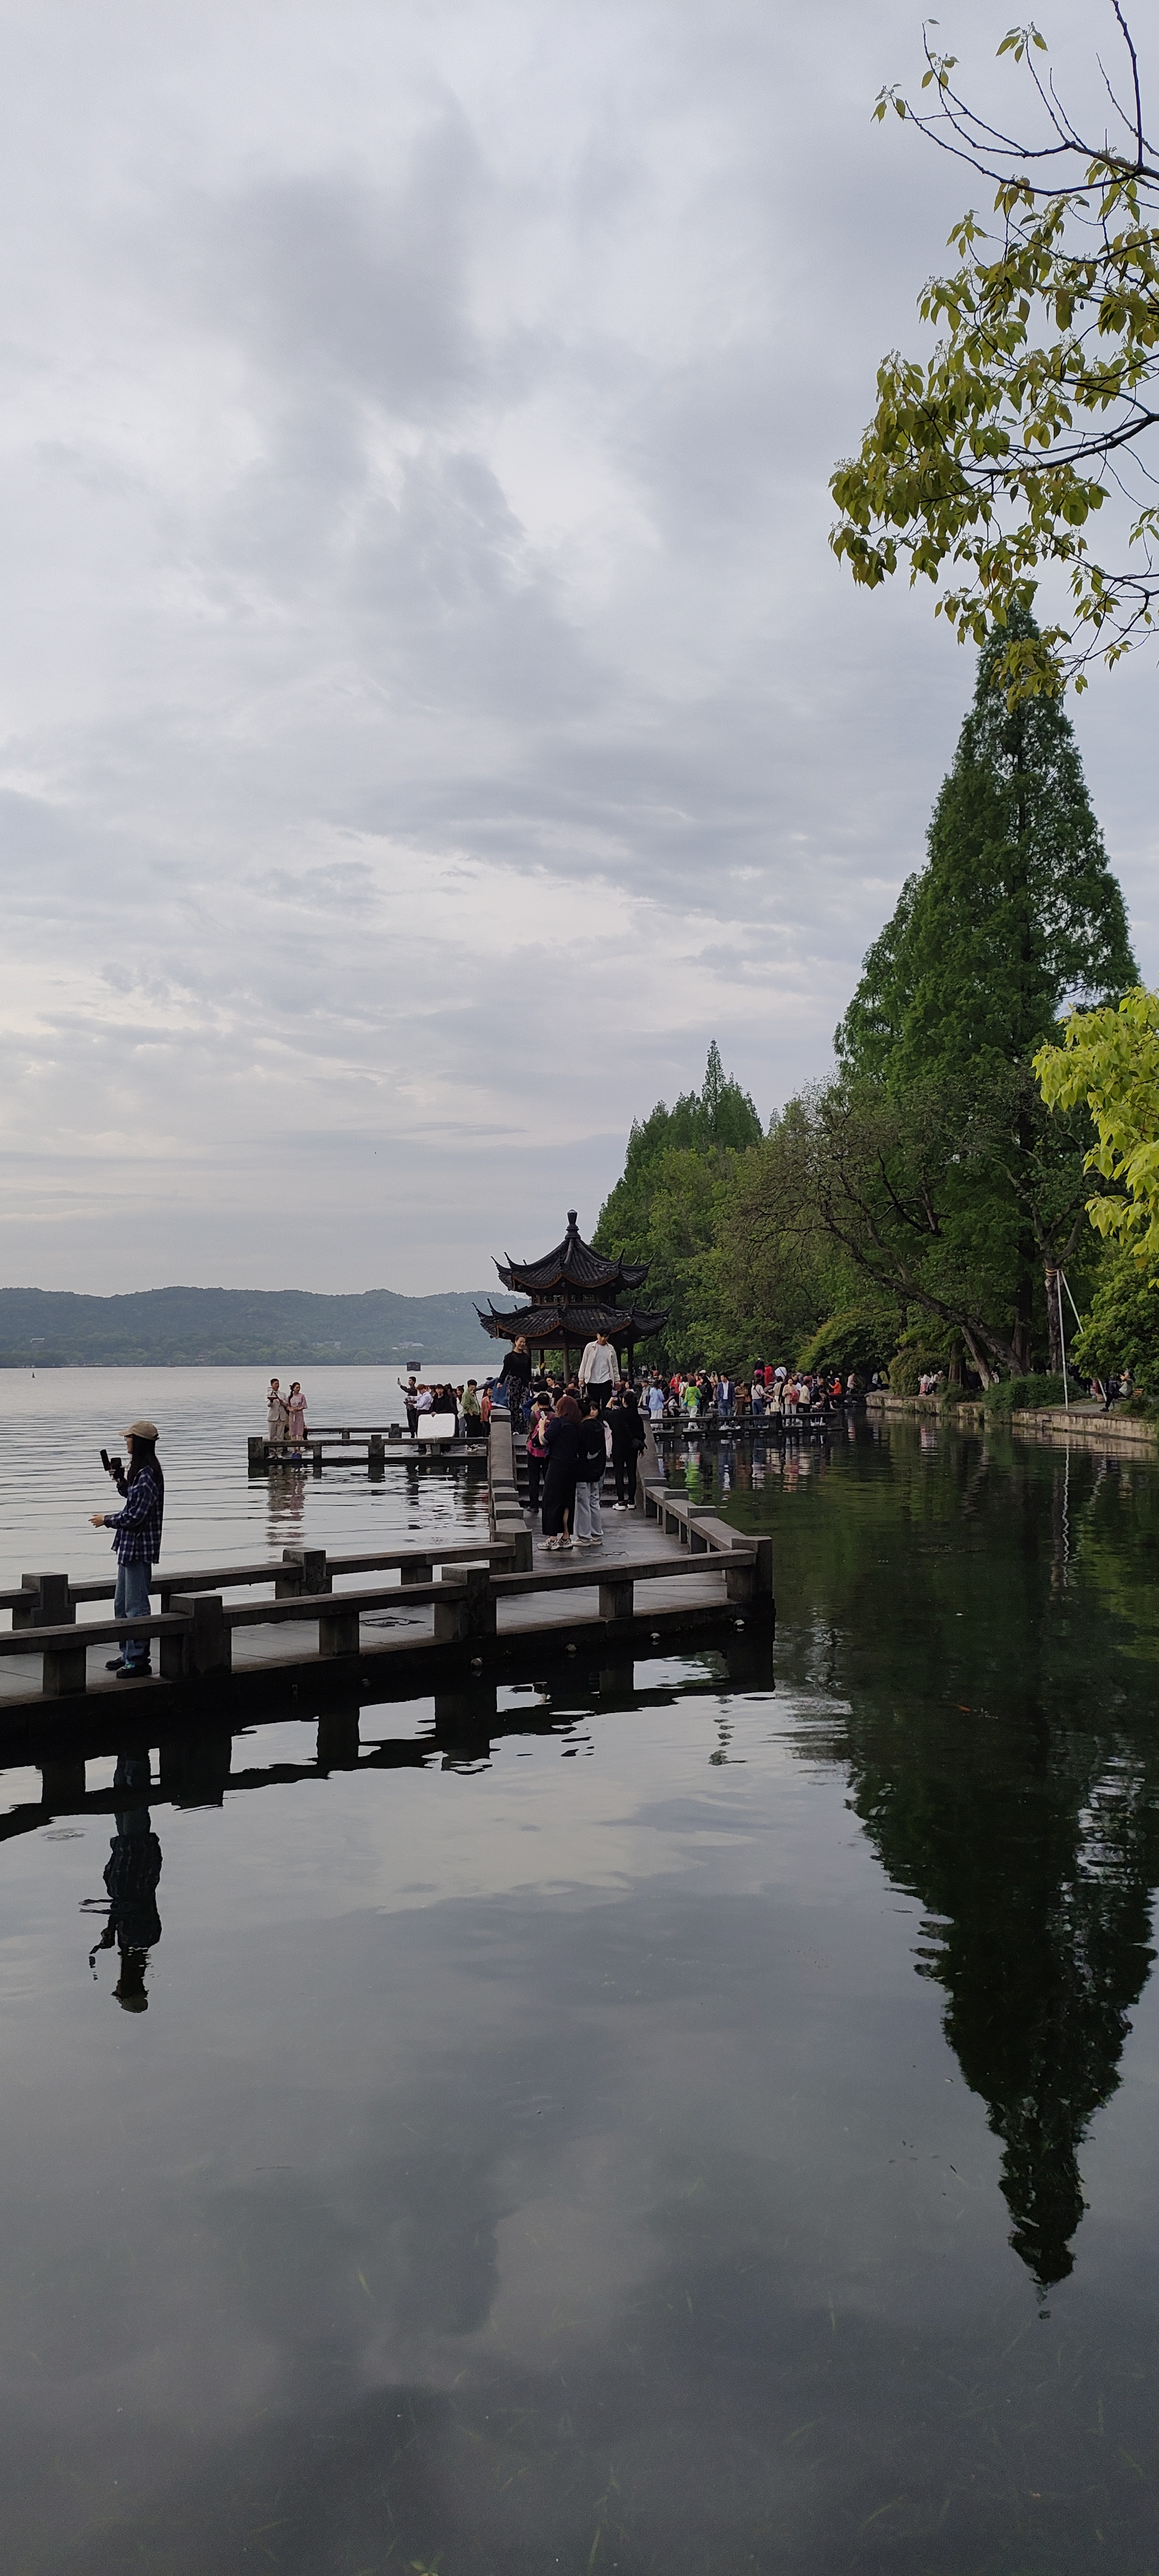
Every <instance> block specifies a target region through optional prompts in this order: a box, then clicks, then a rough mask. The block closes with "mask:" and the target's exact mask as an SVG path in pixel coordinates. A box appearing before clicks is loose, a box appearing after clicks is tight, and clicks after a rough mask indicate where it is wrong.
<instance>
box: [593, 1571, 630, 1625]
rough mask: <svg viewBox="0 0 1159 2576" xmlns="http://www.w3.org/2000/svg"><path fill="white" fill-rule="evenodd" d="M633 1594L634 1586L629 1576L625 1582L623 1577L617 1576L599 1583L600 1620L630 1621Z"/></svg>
mask: <svg viewBox="0 0 1159 2576" xmlns="http://www.w3.org/2000/svg"><path fill="white" fill-rule="evenodd" d="M634 1592H635V1585H634V1584H633V1582H632V1579H631V1576H629V1577H628V1579H627V1581H626V1582H625V1580H624V1577H623V1575H617V1576H616V1577H615V1578H614V1579H610V1580H607V1581H603V1582H601V1584H600V1617H601V1619H630V1618H631V1616H632V1609H633V1595H634Z"/></svg>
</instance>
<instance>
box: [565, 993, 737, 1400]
mask: <svg viewBox="0 0 1159 2576" xmlns="http://www.w3.org/2000/svg"><path fill="white" fill-rule="evenodd" d="M761 1134H762V1130H761V1122H760V1119H759V1117H758V1116H757V1112H756V1108H755V1106H754V1103H753V1102H752V1100H751V1099H750V1098H749V1095H748V1093H747V1092H745V1091H742V1090H741V1087H740V1084H739V1083H738V1082H736V1081H735V1080H733V1079H732V1078H731V1077H730V1076H728V1075H726V1073H725V1071H724V1067H723V1065H722V1063H721V1058H720V1049H719V1047H718V1046H717V1044H716V1042H715V1040H714V1041H713V1044H712V1045H711V1046H710V1048H709V1050H708V1063H707V1066H706V1068H705V1076H704V1083H703V1087H702V1089H701V1090H700V1091H699V1092H684V1093H682V1094H681V1096H680V1098H679V1099H678V1100H677V1102H676V1104H675V1106H674V1107H673V1108H672V1109H669V1108H667V1107H666V1105H665V1103H664V1102H663V1101H662V1100H661V1101H658V1102H657V1104H656V1107H655V1109H654V1110H653V1111H652V1113H651V1116H650V1117H648V1118H646V1119H644V1120H636V1121H634V1122H633V1126H632V1132H631V1134H630V1136H629V1138H628V1150H627V1155H626V1157H625V1162H624V1170H623V1173H622V1175H621V1178H620V1179H619V1180H618V1181H617V1183H616V1186H615V1188H614V1190H612V1191H611V1192H610V1194H609V1196H608V1198H607V1199H606V1200H605V1202H604V1205H603V1207H602V1208H601V1210H600V1214H599V1220H598V1223H597V1225H596V1228H595V1232H594V1234H593V1237H592V1241H593V1243H594V1244H595V1245H596V1247H597V1250H599V1251H601V1252H606V1253H609V1254H616V1253H620V1252H623V1253H624V1254H625V1255H626V1256H627V1257H628V1259H630V1260H633V1261H646V1262H647V1263H648V1264H649V1275H648V1288H647V1295H648V1302H649V1303H650V1304H652V1305H656V1306H659V1307H662V1308H664V1309H665V1310H666V1312H667V1314H668V1318H669V1320H668V1325H667V1329H666V1331H665V1335H664V1340H663V1344H662V1345H656V1346H653V1347H654V1350H655V1355H656V1356H657V1357H659V1356H660V1355H661V1350H662V1351H663V1355H664V1356H666V1357H667V1358H669V1359H670V1360H671V1361H672V1362H673V1363H674V1364H676V1365H687V1364H689V1363H690V1362H691V1361H693V1360H698V1359H706V1360H713V1359H716V1358H718V1357H725V1358H728V1359H729V1360H730V1361H732V1363H733V1364H734V1365H735V1354H734V1353H733V1352H732V1351H731V1350H728V1351H724V1350H721V1348H720V1347H719V1345H720V1329H721V1327H720V1315H719V1307H720V1298H721V1277H720V1261H719V1239H720V1227H721V1219H722V1209H723V1203H724V1200H725V1198H726V1196H727V1192H728V1187H729V1180H730V1172H731V1167H732V1165H733V1164H734V1163H735V1162H736V1161H737V1160H738V1159H741V1158H743V1156H744V1155H745V1154H746V1153H748V1152H751V1150H752V1149H753V1148H754V1147H755V1146H757V1145H759V1144H760V1142H761Z"/></svg>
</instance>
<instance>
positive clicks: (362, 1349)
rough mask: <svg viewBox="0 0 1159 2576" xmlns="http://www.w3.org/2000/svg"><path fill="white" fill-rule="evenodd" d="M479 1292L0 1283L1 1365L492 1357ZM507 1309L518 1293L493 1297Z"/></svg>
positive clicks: (494, 1348)
mask: <svg viewBox="0 0 1159 2576" xmlns="http://www.w3.org/2000/svg"><path fill="white" fill-rule="evenodd" d="M489 1293H490V1292H489V1291H488V1290H486V1289H482V1288H481V1289H479V1290H478V1292H477V1294H476V1295H475V1296H470V1295H468V1294H467V1293H466V1292H464V1293H463V1294H461V1295H460V1294H457V1293H452V1294H449V1295H447V1296H442V1297H397V1296H395V1294H394V1292H393V1290H392V1289H390V1288H368V1289H366V1291H365V1292H364V1294H363V1295H361V1296H358V1297H316V1296H313V1295H311V1294H310V1292H309V1291H308V1290H307V1289H304V1288H143V1289H137V1290H134V1291H133V1292H132V1293H131V1294H130V1295H128V1296H125V1297H80V1296H74V1295H73V1294H72V1293H71V1291H69V1290H66V1289H56V1288H0V1368H32V1367H36V1368H77V1367H82V1368H83V1367H88V1368H134V1367H145V1366H150V1367H153V1368H196V1367H215V1368H278V1367H282V1368H292V1367H298V1368H318V1367H322V1366H325V1365H326V1364H327V1363H328V1362H330V1363H337V1364H339V1365H343V1364H345V1365H346V1366H350V1365H351V1364H358V1363H360V1362H367V1361H369V1362H375V1363H377V1364H378V1365H380V1366H382V1367H390V1368H393V1367H395V1366H397V1365H399V1364H401V1363H402V1362H403V1361H406V1360H412V1359H413V1360H471V1359H477V1360H479V1361H483V1360H485V1359H487V1358H489V1357H493V1358H494V1359H495V1361H496V1363H498V1362H499V1361H500V1360H501V1359H502V1353H503V1345H502V1343H499V1344H496V1343H495V1342H493V1341H491V1340H490V1338H489V1336H488V1335H487V1334H486V1333H484V1331H483V1329H482V1327H481V1325H480V1323H479V1319H478V1316H477V1315H476V1313H475V1307H476V1304H478V1305H486V1303H487V1300H488V1296H489ZM494 1302H495V1305H496V1306H497V1307H499V1308H501V1309H503V1310H505V1311H508V1312H510V1311H511V1309H513V1308H514V1307H515V1306H516V1305H517V1304H518V1303H519V1300H518V1299H517V1298H514V1297H497V1298H496V1299H495V1300H494Z"/></svg>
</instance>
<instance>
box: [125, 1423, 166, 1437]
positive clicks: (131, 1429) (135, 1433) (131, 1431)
mask: <svg viewBox="0 0 1159 2576" xmlns="http://www.w3.org/2000/svg"><path fill="white" fill-rule="evenodd" d="M121 1438H122V1440H157V1439H159V1438H160V1433H159V1431H158V1429H157V1425H156V1423H155V1422H126V1424H125V1427H124V1430H123V1431H122V1433H121Z"/></svg>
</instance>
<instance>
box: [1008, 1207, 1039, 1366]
mask: <svg viewBox="0 0 1159 2576" xmlns="http://www.w3.org/2000/svg"><path fill="white" fill-rule="evenodd" d="M1037 1277H1038V1247H1037V1245H1036V1243H1035V1240H1034V1236H1033V1235H1032V1233H1031V1232H1030V1229H1029V1227H1028V1226H1024V1227H1023V1228H1022V1230H1021V1232H1020V1234H1019V1237H1018V1303H1017V1306H1016V1309H1015V1317H1014V1334H1013V1340H1014V1348H1015V1350H1016V1351H1017V1353H1018V1364H1019V1367H1020V1369H1021V1371H1022V1374H1023V1376H1024V1377H1029V1376H1030V1373H1031V1370H1032V1369H1033V1367H1034V1338H1033V1337H1034V1288H1035V1282H1036V1280H1037Z"/></svg>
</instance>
